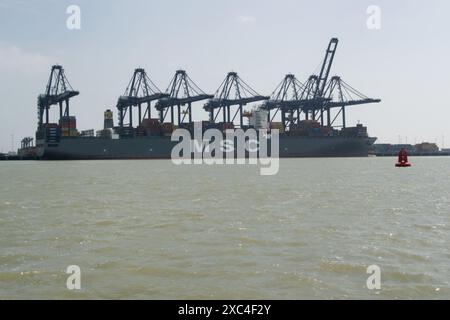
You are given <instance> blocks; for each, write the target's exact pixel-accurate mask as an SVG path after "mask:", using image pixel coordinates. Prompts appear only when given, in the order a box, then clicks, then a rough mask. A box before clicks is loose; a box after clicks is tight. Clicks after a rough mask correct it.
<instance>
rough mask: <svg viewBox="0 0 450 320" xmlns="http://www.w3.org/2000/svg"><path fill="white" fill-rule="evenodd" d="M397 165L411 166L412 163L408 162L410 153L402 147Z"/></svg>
mask: <svg viewBox="0 0 450 320" xmlns="http://www.w3.org/2000/svg"><path fill="white" fill-rule="evenodd" d="M395 166H396V167H411V163H409V162H408V153H407V152H406V150H405V149H403V148H402V150H400V152H399V153H398V162H397V163H396V164H395Z"/></svg>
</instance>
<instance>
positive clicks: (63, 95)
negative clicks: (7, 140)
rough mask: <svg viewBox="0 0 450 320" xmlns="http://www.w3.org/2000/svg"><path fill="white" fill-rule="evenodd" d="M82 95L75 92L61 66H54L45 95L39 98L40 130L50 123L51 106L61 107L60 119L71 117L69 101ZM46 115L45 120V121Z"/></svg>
mask: <svg viewBox="0 0 450 320" xmlns="http://www.w3.org/2000/svg"><path fill="white" fill-rule="evenodd" d="M79 94H80V93H79V92H78V91H75V90H73V88H72V86H71V85H70V83H69V81H68V80H67V78H66V76H65V74H64V68H63V67H62V66H60V65H54V66H52V70H51V72H50V78H49V80H48V83H47V87H46V90H45V94H41V95H39V97H38V130H41V129H42V127H43V124H44V123H45V124H48V123H49V111H50V108H51V106H53V105H59V117H60V118H62V117H64V116H69V112H70V110H69V100H70V99H71V98H73V97H75V96H77V95H79ZM44 115H45V119H44Z"/></svg>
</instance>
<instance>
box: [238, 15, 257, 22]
mask: <svg viewBox="0 0 450 320" xmlns="http://www.w3.org/2000/svg"><path fill="white" fill-rule="evenodd" d="M238 21H239V22H242V23H253V22H256V18H255V17H253V16H239V17H238Z"/></svg>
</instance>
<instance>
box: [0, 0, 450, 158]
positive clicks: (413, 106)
mask: <svg viewBox="0 0 450 320" xmlns="http://www.w3.org/2000/svg"><path fill="white" fill-rule="evenodd" d="M71 4H76V5H79V6H80V7H81V14H82V16H81V30H68V29H67V27H66V19H67V17H68V15H67V14H66V8H67V6H69V5H71ZM369 5H378V6H379V7H380V8H381V12H382V16H381V30H369V29H368V28H367V27H366V20H367V18H368V15H367V13H366V10H367V7H368V6H369ZM449 14H450V2H449V1H444V0H442V1H411V0H408V1H406V0H404V1H401V0H397V1H392V0H390V1H387V0H386V1H384V0H371V1H364V0H363V1H361V0H358V1H357V0H353V1H331V0H329V1H325V0H319V1H300V0H291V1H283V0H281V1H280V0H277V1H275V0H271V1H268V0H265V1H261V0H248V1H246V0H240V1H237V0H227V1H214V0H190V1H188V0H186V1H181V0H179V1H173V0H172V1H167V0H164V1H145V0H126V1H125V0H121V1H106V0H97V1H95V0H89V1H87V0H86V1H75V0H73V1H61V0H53V1H51V0H39V1H38V0H36V1H32V0H27V1H25V0H20V1H19V0H0V98H1V99H0V110H1V116H0V117H1V123H0V148H1V149H2V150H3V151H8V150H10V148H11V135H12V134H14V137H15V145H16V147H17V145H18V143H19V141H20V139H21V138H22V137H24V136H33V135H34V130H35V127H36V121H37V115H36V114H37V113H36V98H37V95H38V94H39V93H41V92H43V91H44V89H45V85H46V82H47V78H48V74H49V70H50V66H51V65H52V64H55V63H59V64H63V66H64V67H65V70H66V74H67V76H68V78H69V80H70V82H71V84H72V86H73V87H74V88H75V89H76V90H79V91H80V92H81V95H80V96H79V97H77V98H75V99H74V100H73V102H72V109H71V111H72V113H74V114H75V115H76V116H77V118H78V127H79V129H90V128H100V127H101V126H102V117H103V111H104V110H105V109H106V108H108V107H109V108H111V107H114V105H115V103H116V101H117V97H118V96H119V95H120V94H122V93H123V91H124V90H125V87H126V86H127V84H128V81H129V78H130V77H131V74H132V72H133V69H134V68H135V67H138V66H141V67H144V68H146V70H147V71H148V73H149V74H150V77H151V78H152V79H153V81H154V82H155V83H156V84H157V85H158V86H159V87H160V89H163V90H165V89H166V87H167V85H168V84H169V81H170V79H171V78H172V76H173V73H174V71H175V70H176V69H178V68H184V69H185V70H187V71H188V72H189V74H190V76H191V78H192V79H194V81H195V82H196V83H197V84H198V85H199V86H200V87H201V88H202V89H203V90H204V91H206V92H208V93H214V92H215V91H216V89H217V87H218V85H219V84H220V83H221V81H222V79H223V78H224V76H225V74H226V73H227V72H228V71H231V70H234V71H237V72H238V73H239V74H240V76H241V77H242V78H243V79H244V80H246V82H248V83H249V84H250V85H251V86H252V87H254V88H255V89H256V90H257V91H258V92H260V93H262V94H267V95H268V94H270V93H271V92H272V91H273V89H274V88H275V87H276V85H277V84H278V83H279V82H280V81H281V79H282V78H283V76H284V75H285V74H286V73H289V72H290V73H295V74H296V75H297V77H298V78H299V79H300V80H301V81H305V80H306V78H307V77H308V76H309V74H311V73H312V72H314V71H315V70H316V69H317V67H318V65H319V64H320V62H321V60H322V59H323V55H324V50H325V47H326V45H327V44H328V41H329V39H330V38H331V37H338V38H339V40H340V43H339V48H338V52H337V55H336V60H335V64H334V68H333V70H332V73H333V74H336V75H340V76H341V77H342V78H343V79H344V80H345V81H346V82H348V83H349V84H351V85H352V86H354V87H355V88H357V89H358V90H360V91H361V92H363V93H365V94H366V95H368V96H371V97H379V98H381V99H382V100H383V101H382V103H381V104H378V105H366V106H356V107H353V108H351V109H350V110H349V111H348V122H349V124H355V123H357V121H358V120H359V121H361V122H362V123H364V124H366V125H367V126H368V127H369V133H370V134H371V135H373V136H377V137H379V142H394V143H395V142H398V141H399V135H400V136H401V137H402V141H403V142H405V140H406V138H405V137H408V142H410V143H414V142H415V141H417V142H421V141H425V140H427V141H431V142H435V141H436V142H438V143H439V144H441V142H442V137H443V136H444V137H446V139H445V141H446V146H450V127H449V124H448V121H449V118H450V108H449V107H450V106H449V103H448V101H447V99H446V98H447V90H448V86H449V85H450V63H449V62H448V61H449V57H450V45H449V42H448V32H449V30H450V20H449V19H448V16H449ZM195 109H196V110H197V111H196V112H195V117H196V118H197V119H200V118H206V117H207V115H206V113H204V112H202V103H200V104H197V105H196V106H195ZM55 114H56V113H55Z"/></svg>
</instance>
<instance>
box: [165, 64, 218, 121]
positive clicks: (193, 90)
mask: <svg viewBox="0 0 450 320" xmlns="http://www.w3.org/2000/svg"><path fill="white" fill-rule="evenodd" d="M166 94H167V97H165V98H162V99H160V100H159V101H158V102H157V103H156V109H157V110H158V111H159V117H160V121H161V123H163V122H164V121H165V120H166V118H167V114H168V112H169V110H170V120H171V123H175V115H174V113H175V110H174V108H175V107H177V124H178V125H180V124H182V123H185V120H186V116H187V117H188V122H189V123H192V103H194V102H197V101H202V100H206V99H211V98H213V97H214V96H213V95H209V94H206V93H205V92H203V91H202V90H201V89H200V88H199V87H198V86H197V85H196V84H195V82H194V81H192V79H191V78H190V77H189V76H188V74H187V73H186V71H185V70H177V71H176V72H175V76H174V77H173V78H172V80H171V81H170V84H169V86H168V88H167V90H166ZM183 107H184V110H182V109H183Z"/></svg>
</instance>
